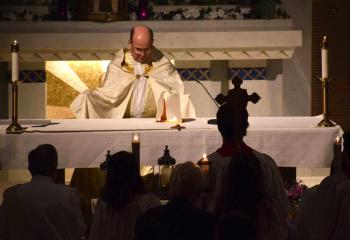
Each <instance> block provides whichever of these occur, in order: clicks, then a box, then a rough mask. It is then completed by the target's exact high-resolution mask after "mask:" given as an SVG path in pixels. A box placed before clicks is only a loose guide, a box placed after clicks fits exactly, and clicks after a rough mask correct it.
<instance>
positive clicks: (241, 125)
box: [216, 103, 249, 140]
mask: <svg viewBox="0 0 350 240" xmlns="http://www.w3.org/2000/svg"><path fill="white" fill-rule="evenodd" d="M216 119H217V124H218V129H219V131H220V133H221V135H222V137H223V138H224V139H227V140H242V139H243V137H244V136H245V135H246V133H247V128H248V126H249V123H248V111H247V109H246V108H241V107H239V106H235V105H234V104H233V103H225V104H223V105H222V106H220V108H219V110H218V112H217V114H216Z"/></svg>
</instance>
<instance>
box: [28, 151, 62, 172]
mask: <svg viewBox="0 0 350 240" xmlns="http://www.w3.org/2000/svg"><path fill="white" fill-rule="evenodd" d="M57 162H58V156H57V151H56V148H55V147H54V146H53V145H51V144H43V145H39V146H38V147H37V148H35V149H33V150H32V151H30V152H29V154H28V164H29V165H28V169H29V171H30V173H31V175H32V176H35V175H52V174H53V173H54V172H55V170H56V169H57Z"/></svg>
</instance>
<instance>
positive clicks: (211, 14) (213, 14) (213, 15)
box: [209, 10, 218, 20]
mask: <svg viewBox="0 0 350 240" xmlns="http://www.w3.org/2000/svg"><path fill="white" fill-rule="evenodd" d="M217 17H218V13H217V12H216V11H215V10H213V11H211V12H210V13H209V19H212V20H213V19H215V18H217Z"/></svg>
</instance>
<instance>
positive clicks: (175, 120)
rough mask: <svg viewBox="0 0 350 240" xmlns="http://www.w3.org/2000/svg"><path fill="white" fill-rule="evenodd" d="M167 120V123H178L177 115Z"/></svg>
mask: <svg viewBox="0 0 350 240" xmlns="http://www.w3.org/2000/svg"><path fill="white" fill-rule="evenodd" d="M167 122H169V123H179V121H178V120H177V117H173V118H170V119H168V120H167Z"/></svg>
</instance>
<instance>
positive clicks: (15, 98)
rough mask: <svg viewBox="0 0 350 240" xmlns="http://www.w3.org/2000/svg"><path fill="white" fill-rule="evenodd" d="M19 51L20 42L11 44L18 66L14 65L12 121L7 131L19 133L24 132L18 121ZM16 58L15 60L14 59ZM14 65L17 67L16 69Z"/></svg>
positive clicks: (13, 56) (13, 57)
mask: <svg viewBox="0 0 350 240" xmlns="http://www.w3.org/2000/svg"><path fill="white" fill-rule="evenodd" d="M18 52H19V44H18V42H17V41H14V42H13V43H12V44H11V53H12V61H13V62H15V65H16V66H12V68H13V72H12V122H11V124H10V126H8V127H7V129H6V133H8V134H18V133H23V132H24V128H23V127H22V126H21V125H20V124H19V123H18V85H17V83H18V79H15V78H18V74H17V73H16V74H14V71H18V63H17V56H18V55H17V54H18ZM14 60H15V61H14ZM14 67H15V68H16V69H15V70H14ZM14 76H15V77H14Z"/></svg>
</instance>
